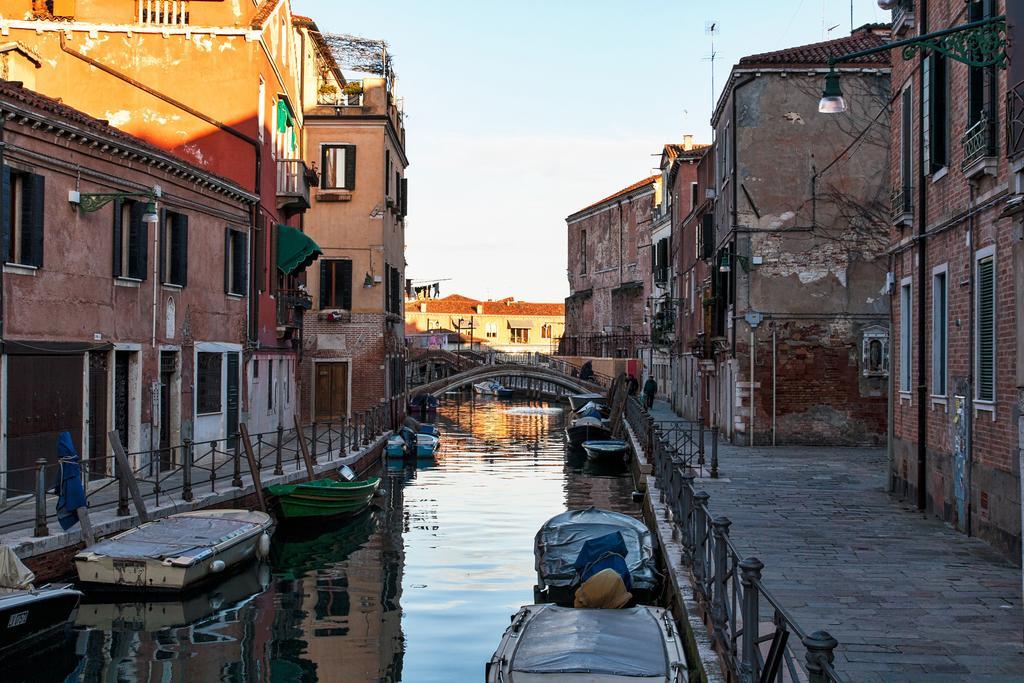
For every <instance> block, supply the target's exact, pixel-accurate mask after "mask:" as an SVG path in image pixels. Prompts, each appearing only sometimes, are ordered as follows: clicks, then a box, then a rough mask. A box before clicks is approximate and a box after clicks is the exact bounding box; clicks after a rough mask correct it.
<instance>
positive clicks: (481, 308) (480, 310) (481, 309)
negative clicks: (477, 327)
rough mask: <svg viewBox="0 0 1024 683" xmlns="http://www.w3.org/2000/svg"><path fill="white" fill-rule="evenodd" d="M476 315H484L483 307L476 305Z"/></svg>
mask: <svg viewBox="0 0 1024 683" xmlns="http://www.w3.org/2000/svg"><path fill="white" fill-rule="evenodd" d="M476 314H477V315H483V314H484V305H483V304H477V305H476Z"/></svg>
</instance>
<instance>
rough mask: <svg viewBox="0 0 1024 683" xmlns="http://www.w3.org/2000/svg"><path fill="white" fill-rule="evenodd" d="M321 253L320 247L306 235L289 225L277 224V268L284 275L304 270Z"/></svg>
mask: <svg viewBox="0 0 1024 683" xmlns="http://www.w3.org/2000/svg"><path fill="white" fill-rule="evenodd" d="M323 253H324V252H323V250H322V249H321V248H320V245H319V244H317V243H316V242H314V241H313V240H312V239H311V238H310V236H309V235H307V234H306V233H304V232H302V231H301V230H296V229H295V228H293V227H291V226H290V225H282V224H278V226H277V267H278V269H279V270H280V271H281V272H282V273H284V274H285V275H295V274H296V273H298V272H300V271H303V270H305V269H306V268H308V267H309V265H310V264H311V263H313V261H315V260H317V258H318V257H320V256H323Z"/></svg>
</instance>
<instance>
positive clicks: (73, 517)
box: [53, 432, 87, 531]
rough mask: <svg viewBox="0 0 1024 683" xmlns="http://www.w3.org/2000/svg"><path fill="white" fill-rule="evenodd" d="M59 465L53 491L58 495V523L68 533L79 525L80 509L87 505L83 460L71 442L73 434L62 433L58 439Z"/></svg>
mask: <svg viewBox="0 0 1024 683" xmlns="http://www.w3.org/2000/svg"><path fill="white" fill-rule="evenodd" d="M57 464H58V465H60V477H59V478H58V479H57V485H56V486H54V489H53V492H54V493H56V494H57V521H58V522H59V523H60V526H61V528H62V529H64V530H65V531H67V530H68V529H70V528H71V527H73V526H74V525H76V524H78V509H79V508H84V507H86V505H87V503H86V500H85V486H84V485H83V484H82V465H81V458H80V457H79V456H78V451H77V450H75V444H74V442H73V441H72V440H71V432H61V433H60V436H58V437H57Z"/></svg>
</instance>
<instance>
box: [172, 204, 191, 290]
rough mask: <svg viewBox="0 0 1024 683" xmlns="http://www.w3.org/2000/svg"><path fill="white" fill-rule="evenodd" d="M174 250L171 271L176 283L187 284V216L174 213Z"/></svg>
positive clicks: (183, 285)
mask: <svg viewBox="0 0 1024 683" xmlns="http://www.w3.org/2000/svg"><path fill="white" fill-rule="evenodd" d="M174 238H175V239H174V244H173V246H174V250H173V251H172V252H171V271H172V275H173V276H174V278H175V279H174V282H175V283H176V284H179V285H181V286H182V287H185V286H187V285H188V216H185V215H184V214H174Z"/></svg>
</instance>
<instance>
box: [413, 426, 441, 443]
mask: <svg viewBox="0 0 1024 683" xmlns="http://www.w3.org/2000/svg"><path fill="white" fill-rule="evenodd" d="M418 433H419V434H429V435H430V436H433V437H434V438H436V439H437V440H438V441H439V442H440V441H441V430H440V429H438V428H437V425H435V424H431V423H429V422H425V423H423V424H421V425H420V430H419V432H418Z"/></svg>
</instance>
